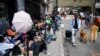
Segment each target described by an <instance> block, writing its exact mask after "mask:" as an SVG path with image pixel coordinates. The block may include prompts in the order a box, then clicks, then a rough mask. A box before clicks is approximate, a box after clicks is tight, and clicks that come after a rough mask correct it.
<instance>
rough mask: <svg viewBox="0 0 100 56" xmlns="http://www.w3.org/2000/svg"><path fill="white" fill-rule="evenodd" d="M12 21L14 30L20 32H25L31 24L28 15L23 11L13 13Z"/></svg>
mask: <svg viewBox="0 0 100 56" xmlns="http://www.w3.org/2000/svg"><path fill="white" fill-rule="evenodd" d="M12 23H13V26H14V27H15V29H16V32H20V33H27V32H28V31H29V30H30V29H31V28H32V25H33V22H32V19H31V17H30V15H29V14H28V13H26V12H24V11H19V12H17V13H15V14H14V17H13V21H12Z"/></svg>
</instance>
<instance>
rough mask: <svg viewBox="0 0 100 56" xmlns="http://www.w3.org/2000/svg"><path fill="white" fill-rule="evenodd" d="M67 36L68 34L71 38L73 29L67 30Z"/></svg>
mask: <svg viewBox="0 0 100 56" xmlns="http://www.w3.org/2000/svg"><path fill="white" fill-rule="evenodd" d="M65 36H66V38H68V37H70V38H71V36H72V32H71V30H66V31H65Z"/></svg>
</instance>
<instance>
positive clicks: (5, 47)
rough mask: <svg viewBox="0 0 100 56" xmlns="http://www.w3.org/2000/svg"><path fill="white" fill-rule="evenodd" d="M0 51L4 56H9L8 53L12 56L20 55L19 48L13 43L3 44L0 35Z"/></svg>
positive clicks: (3, 39) (3, 41) (3, 40)
mask: <svg viewBox="0 0 100 56" xmlns="http://www.w3.org/2000/svg"><path fill="white" fill-rule="evenodd" d="M0 51H1V52H2V53H3V55H4V56H9V54H10V52H12V55H20V54H21V51H20V48H19V47H18V46H17V45H15V44H13V43H7V42H5V38H4V36H3V35H0Z"/></svg>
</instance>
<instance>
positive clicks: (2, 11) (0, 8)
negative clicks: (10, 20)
mask: <svg viewBox="0 0 100 56" xmlns="http://www.w3.org/2000/svg"><path fill="white" fill-rule="evenodd" d="M5 16H6V12H5V5H4V2H3V0H0V18H2V17H3V18H5Z"/></svg>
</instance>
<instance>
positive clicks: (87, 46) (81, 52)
mask: <svg viewBox="0 0 100 56" xmlns="http://www.w3.org/2000/svg"><path fill="white" fill-rule="evenodd" d="M69 17H70V16H68V17H67V19H65V20H63V24H64V25H65V27H64V29H62V31H65V30H71V26H70V22H71V19H68V18H69ZM86 31H87V32H88V34H89V30H86ZM63 36H64V34H63ZM99 36H100V33H98V39H97V41H96V43H90V42H88V43H81V42H80V41H79V33H77V36H76V46H72V45H71V42H70V40H69V39H66V37H65V36H64V44H63V46H64V54H65V56H100V38H99Z"/></svg>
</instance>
